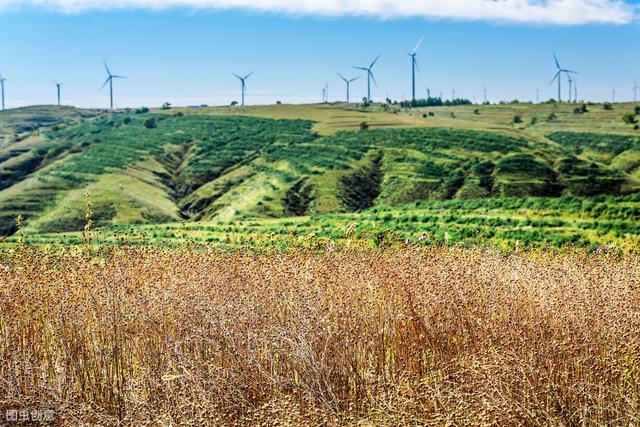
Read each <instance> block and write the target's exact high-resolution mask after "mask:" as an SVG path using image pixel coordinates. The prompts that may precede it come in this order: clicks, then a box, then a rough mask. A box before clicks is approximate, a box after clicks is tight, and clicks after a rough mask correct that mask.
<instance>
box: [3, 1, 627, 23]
mask: <svg viewBox="0 0 640 427" xmlns="http://www.w3.org/2000/svg"><path fill="white" fill-rule="evenodd" d="M21 8H37V9H43V10H48V11H55V12H63V13H78V12H84V11H90V10H113V9H126V8H136V9H152V10H163V9H170V8H188V9H195V10H225V9H241V10H249V11H257V12H270V13H285V14H291V15H316V16H327V17H342V16H370V17H378V18H383V19H389V18H410V17H418V18H425V19H455V20H488V21H498V22H515V23H528V24H555V25H580V24H589V23H597V24H624V23H629V22H631V21H635V20H636V17H637V11H638V6H635V5H633V4H631V3H628V2H626V1H624V0H0V10H3V9H4V10H12V9H21Z"/></svg>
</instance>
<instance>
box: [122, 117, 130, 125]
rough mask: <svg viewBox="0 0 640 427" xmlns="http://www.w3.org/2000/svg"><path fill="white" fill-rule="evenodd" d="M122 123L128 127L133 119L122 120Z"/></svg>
mask: <svg viewBox="0 0 640 427" xmlns="http://www.w3.org/2000/svg"><path fill="white" fill-rule="evenodd" d="M122 123H124V124H125V125H128V124H129V123H131V117H128V116H127V117H125V118H124V119H122Z"/></svg>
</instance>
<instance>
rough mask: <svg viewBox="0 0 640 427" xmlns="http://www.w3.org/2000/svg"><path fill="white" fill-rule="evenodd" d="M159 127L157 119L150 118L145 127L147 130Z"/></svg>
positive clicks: (145, 122)
mask: <svg viewBox="0 0 640 427" xmlns="http://www.w3.org/2000/svg"><path fill="white" fill-rule="evenodd" d="M157 126H158V124H157V123H156V118H155V117H150V118H148V119H147V120H145V121H144V127H145V128H147V129H154V128H156V127H157Z"/></svg>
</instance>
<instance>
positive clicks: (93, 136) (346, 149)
mask: <svg viewBox="0 0 640 427" xmlns="http://www.w3.org/2000/svg"><path fill="white" fill-rule="evenodd" d="M617 107H618V106H617ZM394 108H395V107H392V108H391V109H390V108H389V107H388V106H387V107H385V109H383V108H382V107H375V108H373V109H371V110H366V111H361V110H358V109H357V108H353V107H346V106H344V105H335V106H272V107H252V108H247V109H244V110H243V109H238V108H236V109H231V108H203V109H197V110H187V109H174V110H169V111H153V112H148V111H147V110H146V109H144V110H138V111H129V110H127V111H121V112H118V113H115V114H110V113H104V112H97V111H87V110H76V109H72V108H67V107H65V108H60V109H56V108H54V107H33V108H27V109H21V110H20V111H17V110H14V111H9V112H5V113H2V114H0V132H1V135H2V139H1V141H2V142H1V143H0V232H1V233H2V234H5V235H6V234H11V233H13V232H14V231H15V218H16V217H17V216H18V215H22V216H23V217H24V219H25V221H26V226H27V230H29V231H30V232H31V233H55V232H70V231H76V230H81V229H82V227H83V226H84V223H85V209H86V207H85V203H86V200H85V198H86V196H85V192H87V191H88V193H89V195H90V196H89V197H90V201H91V210H92V216H93V221H94V223H95V224H96V225H98V226H108V225H127V224H162V223H171V222H179V221H207V222H220V221H232V220H239V219H244V220H246V219H261V218H262V219H277V218H288V217H296V216H307V215H321V214H339V213H350V212H360V211H363V210H367V209H370V208H375V207H376V206H384V207H392V208H393V207H401V206H405V205H407V204H411V203H414V202H418V201H442V200H458V199H460V200H465V199H478V198H482V199H486V198H524V197H530V196H537V197H552V198H553V197H561V196H565V197H567V196H580V197H592V196H597V195H615V196H617V195H625V194H633V193H637V192H638V190H639V189H640V135H639V133H638V132H637V131H634V130H633V129H632V128H631V127H628V126H627V127H625V126H624V124H623V123H622V121H621V120H620V118H619V116H620V110H617V111H614V112H611V111H608V110H604V109H602V107H601V106H591V107H590V108H591V110H592V111H591V112H588V113H584V114H578V113H576V112H574V111H573V109H575V106H571V105H567V106H565V105H560V106H556V105H555V104H554V105H543V106H540V105H536V106H526V105H522V104H520V105H513V106H500V105H498V106H480V107H479V106H468V107H450V108H448V107H439V108H426V109H416V110H401V109H394ZM619 108H620V109H625V108H627V109H628V108H629V106H619ZM385 110H387V111H385ZM429 113H431V114H429ZM551 113H553V114H554V116H555V117H552V118H550V116H551ZM590 114H592V116H591V117H590V116H589V115H590ZM515 115H519V116H521V120H520V121H518V122H517V123H515V122H516V121H514V120H513V118H514V116H515ZM528 116H530V117H528ZM531 117H540V119H539V120H538V119H536V120H532V119H531ZM545 117H546V119H545ZM590 120H591V122H592V123H593V126H591V127H589V126H587V124H588V123H589V121H590ZM522 122H525V123H524V124H522Z"/></svg>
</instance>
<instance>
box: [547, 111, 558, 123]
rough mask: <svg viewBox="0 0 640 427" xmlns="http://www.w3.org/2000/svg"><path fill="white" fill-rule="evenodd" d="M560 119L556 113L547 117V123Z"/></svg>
mask: <svg viewBox="0 0 640 427" xmlns="http://www.w3.org/2000/svg"><path fill="white" fill-rule="evenodd" d="M557 118H558V115H557V114H556V113H551V114H549V115H548V116H547V121H548V122H553V121H555V120H556V119H557Z"/></svg>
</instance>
